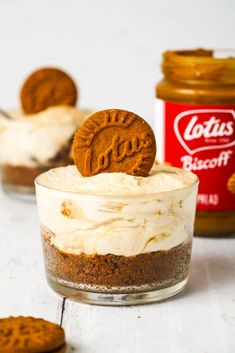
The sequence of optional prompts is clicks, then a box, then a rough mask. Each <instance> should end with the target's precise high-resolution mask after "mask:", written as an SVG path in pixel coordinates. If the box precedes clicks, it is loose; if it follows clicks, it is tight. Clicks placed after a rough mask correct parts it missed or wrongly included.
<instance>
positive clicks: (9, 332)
mask: <svg viewBox="0 0 235 353" xmlns="http://www.w3.org/2000/svg"><path fill="white" fill-rule="evenodd" d="M65 349H66V343H65V334H64V330H63V328H62V327H60V326H59V325H57V324H54V323H52V322H49V321H45V320H43V319H36V318H33V317H23V316H19V317H8V318H3V319H0V352H1V353H65Z"/></svg>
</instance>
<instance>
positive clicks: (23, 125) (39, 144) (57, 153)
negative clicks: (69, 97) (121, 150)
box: [0, 106, 91, 199]
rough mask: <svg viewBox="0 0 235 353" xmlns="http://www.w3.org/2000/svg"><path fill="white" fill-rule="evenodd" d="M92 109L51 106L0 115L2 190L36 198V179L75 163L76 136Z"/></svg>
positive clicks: (19, 195) (20, 196) (23, 196)
mask: <svg viewBox="0 0 235 353" xmlns="http://www.w3.org/2000/svg"><path fill="white" fill-rule="evenodd" d="M90 113H91V112H90V111H88V110H87V111H80V110H77V109H76V108H75V107H69V106H56V107H50V108H48V109H47V110H45V111H42V112H40V113H37V114H33V115H31V116H26V115H25V114H24V113H23V112H21V111H18V110H16V111H10V112H9V114H8V116H9V117H8V118H7V117H6V116H5V115H3V114H0V169H1V173H0V176H1V184H2V188H3V190H4V191H5V192H6V193H8V194H12V195H14V196H16V197H18V198H23V199H34V198H35V184H34V181H35V178H36V177H37V176H38V175H40V174H41V173H43V172H45V171H47V170H49V169H51V168H55V167H59V166H66V165H69V164H72V163H73V162H72V159H71V145H72V140H73V135H74V133H75V131H76V130H77V128H78V127H79V126H80V125H81V123H82V122H83V121H84V120H85V119H86V118H87V117H88V116H89V114H90Z"/></svg>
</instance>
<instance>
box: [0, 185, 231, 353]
mask: <svg viewBox="0 0 235 353" xmlns="http://www.w3.org/2000/svg"><path fill="white" fill-rule="evenodd" d="M0 269H1V271H0V317H4V316H9V315H33V316H36V317H43V318H45V319H48V320H51V321H54V322H58V323H62V325H63V327H64V328H65V330H66V336H67V341H68V343H69V349H68V353H72V352H74V353H76V352H79V353H101V352H102V353H106V352H107V353H117V352H118V353H125V352H128V353H153V352H154V353H155V352H159V353H233V352H235V238H234V237H232V238H220V239H202V238H195V240H194V246H193V259H192V266H191V278H190V281H189V284H188V286H187V289H186V290H185V292H184V293H182V294H181V295H179V296H177V297H175V298H172V299H170V300H167V301H165V302H161V303H157V304H151V305H144V306H136V307H134V306H132V307H125V308H109V307H95V306H89V305H82V304H78V303H75V302H71V301H69V300H65V301H63V300H62V299H61V298H60V297H58V296H57V295H55V294H54V293H53V292H52V291H51V290H50V289H49V288H48V286H47V284H46V281H45V278H44V270H43V259H42V252H41V244H40V236H39V224H38V219H37V213H36V205H35V204H34V203H25V202H22V201H17V200H15V199H13V198H9V197H8V196H6V195H4V194H3V193H2V192H1V191H0ZM0 351H1V349H0Z"/></svg>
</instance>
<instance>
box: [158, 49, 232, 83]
mask: <svg viewBox="0 0 235 353" xmlns="http://www.w3.org/2000/svg"><path fill="white" fill-rule="evenodd" d="M162 71H163V73H164V76H165V78H167V79H168V80H171V81H175V82H186V81H187V82H189V81H192V82H193V83H195V84H197V83H200V84H203V83H208V82H210V83H211V82H214V83H218V84H228V85H230V84H235V50H206V49H196V50H176V51H175V50H170V51H167V52H165V53H164V54H163V63H162Z"/></svg>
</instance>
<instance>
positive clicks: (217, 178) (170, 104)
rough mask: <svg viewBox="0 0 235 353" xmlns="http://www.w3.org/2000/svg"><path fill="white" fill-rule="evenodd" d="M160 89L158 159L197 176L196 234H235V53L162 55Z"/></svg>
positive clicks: (191, 52)
mask: <svg viewBox="0 0 235 353" xmlns="http://www.w3.org/2000/svg"><path fill="white" fill-rule="evenodd" d="M162 72H163V75H164V78H163V79H162V80H161V81H160V82H159V83H158V84H157V86H156V97H157V99H156V120H155V126H156V130H155V133H156V136H157V140H158V159H159V161H160V162H164V163H169V164H171V165H173V166H176V167H181V168H183V169H186V170H189V171H192V172H194V173H196V174H197V176H198V177H199V181H200V183H199V194H198V201H197V215H196V224H195V233H196V234H198V235H223V234H233V233H234V232H235V186H234V185H235V51H223V50H215V51H212V50H203V49H197V50H179V51H167V52H165V53H164V55H163V64H162Z"/></svg>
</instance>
